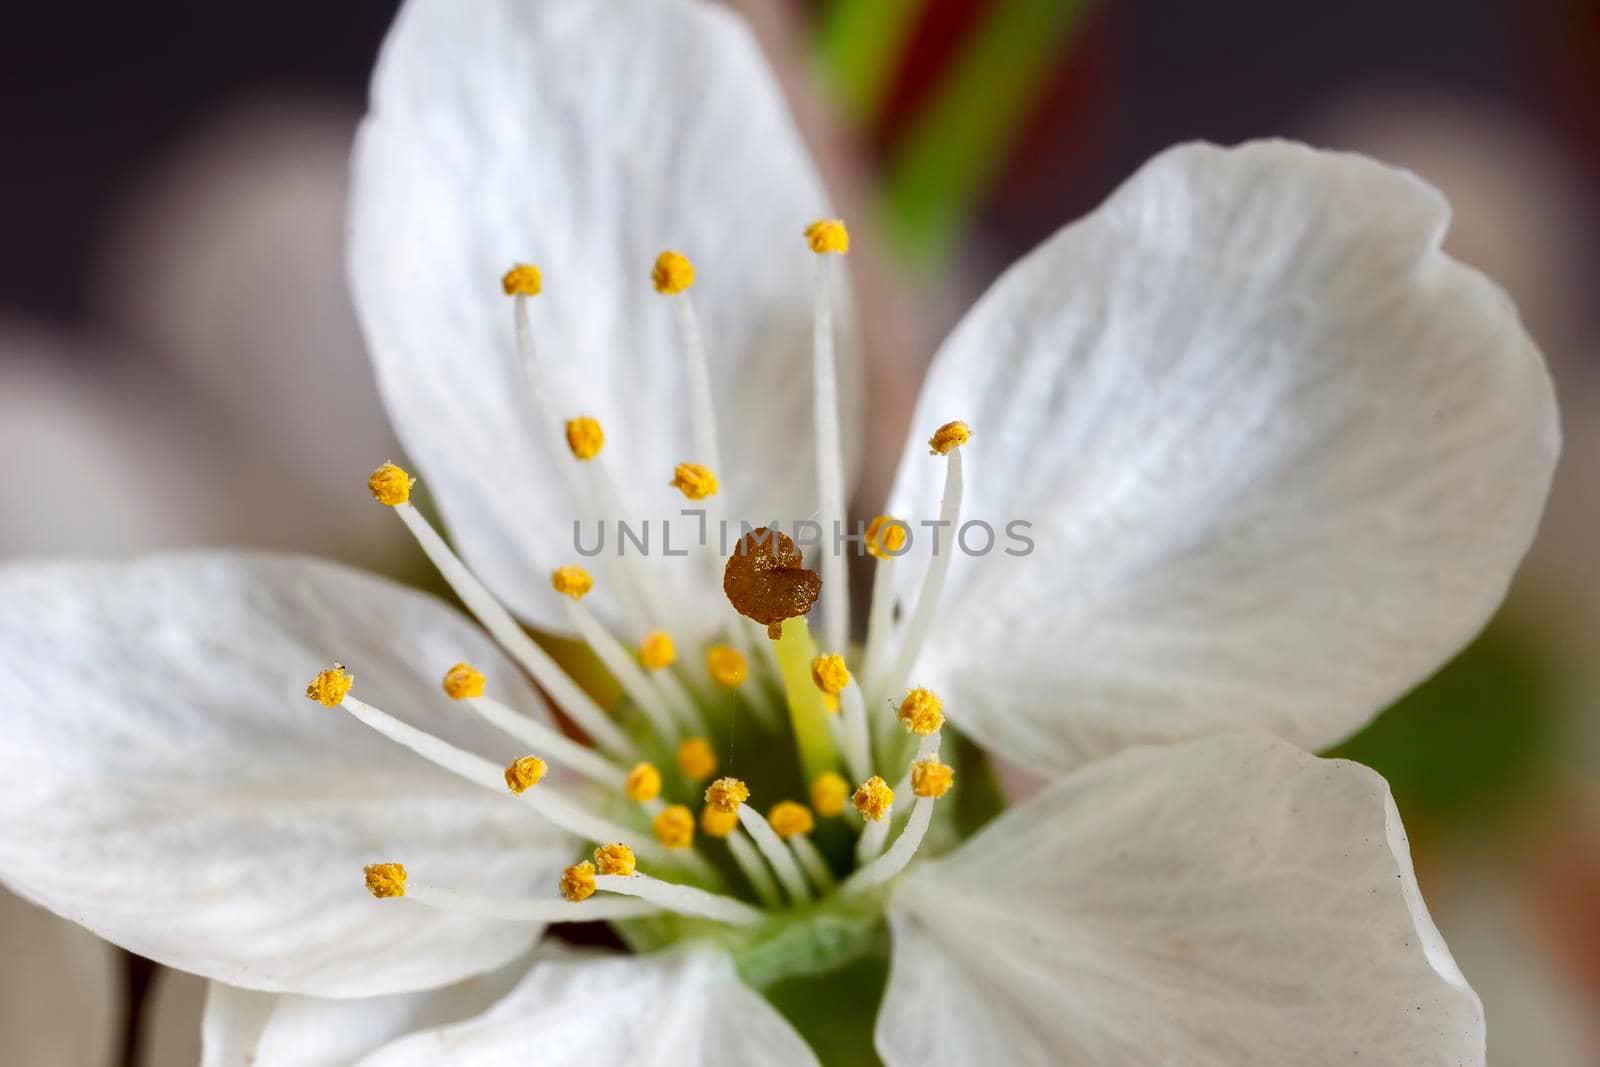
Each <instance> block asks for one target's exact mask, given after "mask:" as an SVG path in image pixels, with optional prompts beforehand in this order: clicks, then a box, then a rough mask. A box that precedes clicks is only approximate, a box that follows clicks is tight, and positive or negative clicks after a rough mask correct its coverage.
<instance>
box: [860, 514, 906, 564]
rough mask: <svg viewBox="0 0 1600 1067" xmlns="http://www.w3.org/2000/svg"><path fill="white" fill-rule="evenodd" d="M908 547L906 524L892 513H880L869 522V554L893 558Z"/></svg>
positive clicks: (876, 556)
mask: <svg viewBox="0 0 1600 1067" xmlns="http://www.w3.org/2000/svg"><path fill="white" fill-rule="evenodd" d="M905 547H906V524H905V523H903V522H900V521H899V520H897V519H895V517H894V516H892V515H879V516H877V517H876V518H874V519H873V520H872V521H871V522H869V523H867V554H868V555H870V556H873V557H875V558H877V559H892V558H894V557H895V556H898V555H899V554H900V552H901V550H903V549H904V548H905Z"/></svg>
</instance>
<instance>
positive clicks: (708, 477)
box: [667, 463, 717, 500]
mask: <svg viewBox="0 0 1600 1067" xmlns="http://www.w3.org/2000/svg"><path fill="white" fill-rule="evenodd" d="M667 484H668V485H670V486H672V487H673V488H674V489H676V490H678V491H679V492H680V493H682V494H683V495H684V496H686V497H688V498H689V499H690V500H704V499H705V498H706V497H708V496H714V495H715V494H716V491H717V476H716V475H715V474H713V473H712V471H711V468H710V467H707V466H704V465H702V464H699V463H680V464H678V465H677V467H675V468H674V469H673V472H672V481H670V482H668V483H667Z"/></svg>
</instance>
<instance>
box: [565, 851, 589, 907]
mask: <svg viewBox="0 0 1600 1067" xmlns="http://www.w3.org/2000/svg"><path fill="white" fill-rule="evenodd" d="M557 885H558V886H559V887H560V889H561V895H562V896H564V897H566V898H567V899H568V900H570V901H572V902H573V903H574V904H576V903H578V902H579V901H583V900H588V899H589V898H590V897H592V896H594V864H592V863H590V862H589V861H588V860H584V861H583V862H582V863H574V864H573V865H572V866H571V867H568V868H567V869H566V870H564V871H562V872H561V881H560V882H558V883H557Z"/></svg>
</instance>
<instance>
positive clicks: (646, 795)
mask: <svg viewBox="0 0 1600 1067" xmlns="http://www.w3.org/2000/svg"><path fill="white" fill-rule="evenodd" d="M622 791H623V792H624V793H626V794H627V795H628V799H629V800H631V801H633V802H634V803H636V804H647V803H649V802H650V801H652V800H654V799H655V798H656V797H658V796H660V795H661V772H660V771H658V770H656V765H655V764H654V763H635V764H634V765H633V770H631V771H629V772H628V777H627V780H626V781H624V782H623V783H622Z"/></svg>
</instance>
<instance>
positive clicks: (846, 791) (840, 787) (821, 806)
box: [811, 771, 850, 818]
mask: <svg viewBox="0 0 1600 1067" xmlns="http://www.w3.org/2000/svg"><path fill="white" fill-rule="evenodd" d="M849 796H850V783H848V782H846V781H845V780H844V779H843V778H842V777H840V776H839V775H837V774H835V773H834V772H833V771H826V772H824V773H822V774H819V775H817V777H816V779H815V780H813V781H812V783H811V807H812V808H813V809H814V810H815V811H816V813H817V814H818V815H822V816H824V817H830V818H831V817H832V816H835V815H842V814H844V802H845V800H847V799H848V798H849Z"/></svg>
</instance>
